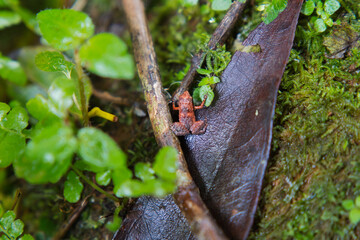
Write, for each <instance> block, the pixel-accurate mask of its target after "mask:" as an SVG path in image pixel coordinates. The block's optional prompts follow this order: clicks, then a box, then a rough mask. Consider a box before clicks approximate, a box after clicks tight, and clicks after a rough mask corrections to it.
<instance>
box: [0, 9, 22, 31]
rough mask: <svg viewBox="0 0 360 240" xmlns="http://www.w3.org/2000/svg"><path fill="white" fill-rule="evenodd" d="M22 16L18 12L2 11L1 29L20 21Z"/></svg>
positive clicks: (0, 16) (0, 15)
mask: <svg viewBox="0 0 360 240" xmlns="http://www.w3.org/2000/svg"><path fill="white" fill-rule="evenodd" d="M20 21H21V18H20V16H19V15H18V14H17V13H14V12H12V11H7V10H2V11H0V29H3V28H6V27H9V26H12V25H15V24H18V23H20Z"/></svg>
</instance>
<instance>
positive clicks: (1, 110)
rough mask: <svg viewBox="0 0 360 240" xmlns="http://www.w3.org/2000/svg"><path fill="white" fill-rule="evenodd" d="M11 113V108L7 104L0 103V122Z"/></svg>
mask: <svg viewBox="0 0 360 240" xmlns="http://www.w3.org/2000/svg"><path fill="white" fill-rule="evenodd" d="M9 111H10V106H9V105H7V104H6V103H3V102H0V121H2V119H3V118H4V117H5V116H6V114H7V113H8V112H9Z"/></svg>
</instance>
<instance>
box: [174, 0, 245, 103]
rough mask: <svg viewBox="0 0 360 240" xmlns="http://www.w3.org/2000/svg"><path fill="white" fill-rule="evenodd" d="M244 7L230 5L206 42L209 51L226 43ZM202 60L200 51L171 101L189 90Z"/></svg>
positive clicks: (235, 2)
mask: <svg viewBox="0 0 360 240" xmlns="http://www.w3.org/2000/svg"><path fill="white" fill-rule="evenodd" d="M245 5H246V2H245V3H240V2H239V1H234V2H233V3H232V5H231V6H230V8H229V10H228V11H227V13H226V15H225V16H224V18H223V19H222V20H221V22H220V24H219V26H218V27H217V28H216V30H215V32H214V33H213V35H212V36H211V38H210V40H209V42H208V47H209V49H211V50H214V49H215V48H216V46H217V45H218V44H219V45H223V44H224V43H225V42H226V39H227V38H228V36H229V34H230V32H231V29H232V28H233V27H234V25H235V23H236V22H237V20H238V18H239V16H240V14H241V12H242V11H243V10H244V7H245ZM204 58H205V53H204V52H202V51H200V52H198V53H197V54H195V55H194V56H193V58H192V60H191V66H190V69H189V71H188V72H187V73H186V75H185V77H184V79H183V80H182V82H181V84H180V87H179V88H178V89H176V91H175V93H174V94H173V101H176V100H178V99H179V96H180V95H181V94H182V93H183V92H185V91H186V90H187V89H188V88H189V86H190V84H191V83H192V81H193V80H194V78H195V76H196V70H197V69H198V68H200V67H201V65H202V63H203V61H204Z"/></svg>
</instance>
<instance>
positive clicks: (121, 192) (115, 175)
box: [111, 169, 132, 197]
mask: <svg viewBox="0 0 360 240" xmlns="http://www.w3.org/2000/svg"><path fill="white" fill-rule="evenodd" d="M131 177H132V172H131V171H130V170H129V169H122V170H115V171H113V172H112V175H111V179H112V181H113V184H114V190H113V191H114V193H115V195H116V196H117V197H124V196H128V195H131V193H132V189H127V188H126V184H125V183H127V182H128V181H130V179H131ZM124 184H125V185H124Z"/></svg>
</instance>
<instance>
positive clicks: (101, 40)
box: [80, 33, 135, 79]
mask: <svg viewBox="0 0 360 240" xmlns="http://www.w3.org/2000/svg"><path fill="white" fill-rule="evenodd" d="M100 46H101V47H100ZM80 58H81V61H82V63H83V64H84V65H85V67H86V68H87V69H89V70H90V71H91V72H93V73H95V74H97V75H99V76H102V77H110V78H119V79H132V78H133V77H134V74H135V66H134V60H133V58H132V56H131V55H130V54H129V53H128V51H127V46H126V44H125V43H124V42H123V41H122V40H121V39H120V38H118V37H117V36H115V35H114V34H111V33H100V34H97V35H95V36H94V37H92V38H90V39H89V41H88V42H87V43H85V44H84V45H83V46H82V47H81V48H80Z"/></svg>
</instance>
